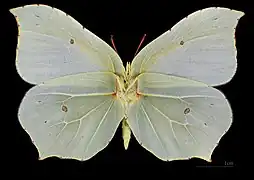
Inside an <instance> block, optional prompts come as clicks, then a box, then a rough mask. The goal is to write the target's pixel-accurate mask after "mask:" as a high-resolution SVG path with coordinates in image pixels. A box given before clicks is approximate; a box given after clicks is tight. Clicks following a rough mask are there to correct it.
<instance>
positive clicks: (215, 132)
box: [127, 73, 232, 161]
mask: <svg viewBox="0 0 254 180" xmlns="http://www.w3.org/2000/svg"><path fill="white" fill-rule="evenodd" d="M138 94H140V96H139V97H140V98H139V100H138V101H136V102H135V103H133V104H131V105H130V108H129V111H128V119H127V122H128V124H129V126H130V128H131V130H132V132H133V134H134V136H135V137H136V139H137V140H138V142H139V143H140V144H141V145H142V146H143V147H144V148H146V149H147V150H149V151H150V152H152V153H153V154H154V155H155V156H157V157H158V158H159V159H162V160H165V161H166V160H167V161H171V160H177V159H187V158H191V157H199V158H202V159H205V160H207V161H210V159H211V154H212V152H213V150H214V148H215V147H216V146H217V143H218V142H219V140H220V138H221V137H222V136H223V135H224V134H225V132H226V131H227V130H228V129H229V127H230V125H231V123H232V111H231V108H230V105H229V103H228V101H227V100H226V98H225V96H224V95H223V94H222V93H221V92H220V91H219V90H217V89H215V88H213V87H210V86H208V85H206V84H204V83H200V82H197V81H193V80H189V79H186V78H181V77H176V76H170V75H164V74H157V73H143V74H142V75H140V76H139V77H138Z"/></svg>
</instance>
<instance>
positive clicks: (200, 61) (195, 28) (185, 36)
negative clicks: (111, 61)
mask: <svg viewBox="0 0 254 180" xmlns="http://www.w3.org/2000/svg"><path fill="white" fill-rule="evenodd" d="M243 15H244V13H243V12H240V11H235V10H230V9H226V8H206V9H203V10H200V11H197V12H194V13H192V14H190V15H189V16H188V17H186V18H184V19H182V20H181V21H180V22H178V23H177V24H176V25H175V26H174V27H173V28H172V29H171V30H170V31H167V32H166V33H164V34H163V35H161V36H159V37H158V38H157V39H155V40H154V41H152V42H151V43H150V44H148V45H147V46H146V47H145V48H143V49H142V50H141V51H140V52H139V53H138V54H137V56H136V57H135V58H134V60H133V62H132V64H131V70H132V71H131V75H132V76H133V77H136V76H137V75H139V74H140V73H143V72H158V73H164V74H170V75H176V76H180V77H186V78H189V79H192V80H196V81H201V82H204V83H206V84H208V85H213V86H215V85H221V84H225V83H226V82H228V81H229V80H231V78H232V77H233V75H234V74H235V71H236V68H237V62H236V55H237V54H236V47H235V40H234V34H235V28H236V25H237V22H238V20H239V19H240V18H241V17H242V16H243Z"/></svg>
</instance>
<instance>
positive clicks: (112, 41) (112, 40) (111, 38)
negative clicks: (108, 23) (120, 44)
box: [110, 35, 117, 53]
mask: <svg viewBox="0 0 254 180" xmlns="http://www.w3.org/2000/svg"><path fill="white" fill-rule="evenodd" d="M113 37H114V36H113V35H111V36H110V40H111V43H112V45H113V48H114V50H115V51H116V53H117V50H116V46H115V43H114V39H113Z"/></svg>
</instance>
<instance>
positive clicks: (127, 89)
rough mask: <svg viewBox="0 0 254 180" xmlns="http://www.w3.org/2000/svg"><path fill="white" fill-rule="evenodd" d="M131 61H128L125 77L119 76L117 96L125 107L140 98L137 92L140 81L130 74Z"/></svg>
mask: <svg viewBox="0 0 254 180" xmlns="http://www.w3.org/2000/svg"><path fill="white" fill-rule="evenodd" d="M130 67H131V66H130V63H129V62H128V63H127V66H126V71H125V75H124V77H117V85H116V96H117V98H119V100H120V101H121V102H122V104H123V105H124V107H125V109H126V110H127V109H128V106H129V105H130V104H132V103H134V102H136V101H137V100H138V99H139V94H138V93H137V87H138V81H137V79H136V78H133V77H131V76H130Z"/></svg>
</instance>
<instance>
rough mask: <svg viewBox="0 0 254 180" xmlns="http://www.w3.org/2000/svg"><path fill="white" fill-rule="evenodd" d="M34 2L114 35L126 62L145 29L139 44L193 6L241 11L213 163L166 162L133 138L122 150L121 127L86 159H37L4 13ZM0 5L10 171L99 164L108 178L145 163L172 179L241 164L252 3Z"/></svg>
mask: <svg viewBox="0 0 254 180" xmlns="http://www.w3.org/2000/svg"><path fill="white" fill-rule="evenodd" d="M38 3H42V4H46V5H49V6H53V7H56V8H58V9H60V10H62V11H64V12H66V13H67V14H69V15H70V16H72V17H73V18H74V19H76V20H77V21H78V22H80V23H81V24H82V25H83V26H84V27H85V28H87V29H89V30H90V31H91V32H93V33H94V34H96V35H97V36H99V37H100V38H101V39H103V40H104V41H105V42H107V43H108V44H110V45H111V43H110V35H114V40H115V44H116V46H117V50H118V54H119V55H120V57H121V58H122V60H123V61H124V64H125V63H126V61H131V60H132V59H133V56H134V53H135V51H136V48H137V46H138V44H139V42H140V40H141V38H142V36H143V35H144V33H146V34H147V36H146V39H145V41H144V43H143V45H142V47H144V46H145V45H146V44H147V43H149V42H151V41H152V40H153V39H155V38H156V37H158V36H159V35H161V34H162V33H164V32H165V31H167V30H169V29H170V28H171V27H172V26H173V25H174V24H175V23H177V22H178V21H180V20H181V19H182V18H184V17H186V16H187V15H189V14H190V13H192V12H194V11H196V10H200V9H203V8H206V7H212V6H217V7H227V8H230V9H235V10H239V11H243V12H245V16H243V17H242V18H241V20H240V21H239V23H238V26H237V28H236V34H235V36H236V46H237V49H238V69H237V73H236V75H235V77H234V78H233V79H232V81H231V82H230V83H228V84H226V85H223V86H220V87H218V89H220V90H221V91H222V92H223V93H224V94H225V95H226V96H227V98H228V100H229V101H230V104H231V107H232V109H233V113H234V117H233V124H232V126H231V128H230V129H229V131H228V132H227V133H226V135H225V136H223V138H222V139H221V141H220V143H219V145H218V146H217V147H216V149H215V150H214V153H213V155H212V162H211V163H208V162H206V161H204V160H201V159H198V158H193V159H191V160H178V161H172V162H164V161H161V160H159V159H157V158H156V157H155V156H153V155H152V154H151V153H149V152H148V151H147V150H145V149H144V148H143V147H141V146H140V145H139V144H138V142H137V141H136V140H135V138H134V137H133V136H132V139H131V142H130V145H129V149H128V150H127V151H125V150H124V147H123V142H122V137H121V128H120V127H119V128H118V130H117V132H116V134H115V136H114V138H113V140H112V141H111V142H110V144H109V145H108V146H107V147H106V148H105V149H104V150H102V151H101V152H99V153H98V154H97V155H95V156H94V157H93V158H91V159H90V160H88V161H85V162H79V161H76V160H66V159H60V158H56V157H52V158H47V159H45V160H43V161H39V160H38V152H37V149H36V147H35V146H34V145H33V144H32V142H31V140H30V137H29V136H28V134H27V133H26V132H25V131H24V130H23V129H22V127H21V126H20V124H19V121H18V119H17V111H18V107H19V104H20V102H21V100H22V98H23V96H24V94H25V93H26V91H27V90H28V89H29V88H30V87H32V86H31V85H29V84H27V83H26V82H24V81H23V80H22V79H21V78H20V77H19V75H18V74H17V72H16V69H15V56H16V45H17V44H16V43H17V33H18V32H17V25H16V21H15V18H14V16H13V15H12V14H11V13H10V12H9V11H8V10H9V9H10V8H15V7H18V6H23V5H27V4H38ZM1 8H3V10H2V11H1V19H2V20H3V22H4V23H3V24H4V25H3V26H2V29H1V31H4V32H3V33H1V34H2V35H1V39H2V41H1V42H4V43H2V44H3V45H4V48H2V50H3V52H2V53H3V54H4V56H3V57H4V58H3V57H2V59H1V61H2V62H4V64H3V66H2V68H3V70H2V71H1V73H2V76H1V77H3V78H2V79H4V83H5V87H4V88H2V89H5V90H7V92H6V95H5V96H3V97H2V101H3V102H4V105H5V108H4V111H5V113H6V114H7V115H8V116H6V118H4V120H5V121H7V122H8V125H7V126H2V129H3V130H6V131H7V132H6V136H5V138H6V139H7V141H8V142H9V143H10V144H9V145H8V146H5V147H7V148H6V149H5V150H7V151H8V156H6V157H7V158H8V163H9V164H8V165H10V167H11V169H12V170H13V172H12V173H15V172H17V171H19V170H20V171H19V172H22V173H21V174H20V175H35V176H37V177H40V176H42V175H51V174H52V173H54V174H57V173H60V174H66V175H68V174H70V175H83V176H84V177H85V174H86V173H88V168H93V169H97V170H98V173H100V171H99V169H98V167H103V168H104V169H108V170H109V171H108V175H110V176H116V174H118V173H119V174H120V173H122V175H120V176H131V175H128V173H132V172H133V171H136V170H139V169H140V170H141V169H144V170H142V171H146V168H145V167H147V166H150V168H151V167H152V168H154V169H153V171H154V172H156V171H161V172H162V170H166V171H163V172H167V173H168V177H170V176H169V175H170V174H171V173H172V174H175V173H176V171H175V169H177V170H181V171H180V172H181V173H177V174H178V176H179V177H180V176H182V175H184V174H185V169H188V170H194V169H201V170H204V169H212V170H215V169H235V168H239V167H240V166H241V164H240V161H239V160H240V157H239V152H238V150H239V148H240V144H239V141H240V137H239V134H240V126H241V124H243V122H244V120H246V119H244V117H243V116H241V114H242V110H241V104H240V103H239V102H240V98H241V97H240V93H242V92H243V89H242V90H240V87H242V85H243V81H242V80H241V77H243V73H244V71H245V70H244V68H245V67H244V66H246V65H245V64H244V61H247V60H250V59H246V54H247V50H246V49H247V48H246V47H247V46H248V43H247V42H248V40H249V39H248V38H249V37H247V29H250V28H253V24H254V20H253V16H251V15H250V14H251V11H253V10H254V8H252V6H251V5H250V4H246V3H245V2H243V1H229V2H228V3H226V1H224V2H223V1H210V0H209V1H200V2H199V1H186V2H184V1H162V0H156V1H148V0H147V1H133V2H131V1H126V0H118V1H112V0H108V1H99V0H94V1H91V0H90V1H88V0H80V1H75V0H71V1H56V0H41V1H36V0H8V1H6V3H5V4H2V7H1ZM250 26H252V27H250ZM252 61H253V58H252ZM6 72H7V73H6ZM1 87H2V86H1ZM7 107H8V108H7ZM2 110H3V109H2ZM7 112H8V113H7ZM113 164H119V166H118V167H117V168H118V170H116V166H114V168H113ZM137 164H138V166H136V167H135V166H134V165H137ZM101 165H102V166H101ZM8 167H9V166H8ZM124 167H128V168H124ZM156 168H158V170H156ZM183 170H184V171H183ZM149 173H151V172H149V170H147V172H146V174H149Z"/></svg>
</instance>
